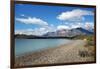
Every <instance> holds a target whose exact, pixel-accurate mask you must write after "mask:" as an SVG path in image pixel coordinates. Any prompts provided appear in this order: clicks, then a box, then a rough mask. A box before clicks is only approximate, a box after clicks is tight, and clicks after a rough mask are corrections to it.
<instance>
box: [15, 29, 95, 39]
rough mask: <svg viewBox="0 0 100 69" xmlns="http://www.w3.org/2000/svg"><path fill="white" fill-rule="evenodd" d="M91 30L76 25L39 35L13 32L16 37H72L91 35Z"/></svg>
mask: <svg viewBox="0 0 100 69" xmlns="http://www.w3.org/2000/svg"><path fill="white" fill-rule="evenodd" d="M92 34H94V32H93V31H89V30H86V29H84V28H81V27H78V28H73V29H70V30H68V29H60V30H56V31H55V32H47V33H46V34H43V35H41V36H38V35H25V34H15V37H17V38H24V37H25V38H34V37H74V36H77V35H92Z"/></svg>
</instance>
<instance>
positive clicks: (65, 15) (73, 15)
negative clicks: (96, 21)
mask: <svg viewBox="0 0 100 69" xmlns="http://www.w3.org/2000/svg"><path fill="white" fill-rule="evenodd" d="M85 15H94V14H93V12H92V11H87V10H81V9H74V10H72V11H66V12H62V13H61V14H60V15H58V16H57V19H59V20H62V21H66V20H69V21H81V20H84V19H85V18H84V16H85Z"/></svg>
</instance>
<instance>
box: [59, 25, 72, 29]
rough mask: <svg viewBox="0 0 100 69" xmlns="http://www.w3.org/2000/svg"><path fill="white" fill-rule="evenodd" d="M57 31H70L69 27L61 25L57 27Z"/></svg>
mask: <svg viewBox="0 0 100 69" xmlns="http://www.w3.org/2000/svg"><path fill="white" fill-rule="evenodd" d="M57 29H58V30H60V29H70V28H69V26H66V25H59V26H57Z"/></svg>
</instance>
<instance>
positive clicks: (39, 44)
mask: <svg viewBox="0 0 100 69" xmlns="http://www.w3.org/2000/svg"><path fill="white" fill-rule="evenodd" d="M69 42H70V40H67V39H15V56H18V55H21V54H25V53H29V52H35V51H39V50H43V49H47V48H52V47H57V46H60V45H62V44H65V43H69Z"/></svg>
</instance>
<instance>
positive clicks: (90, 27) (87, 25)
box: [85, 22, 94, 30]
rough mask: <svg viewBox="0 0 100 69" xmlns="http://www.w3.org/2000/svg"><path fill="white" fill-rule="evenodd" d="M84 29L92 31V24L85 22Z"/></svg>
mask: <svg viewBox="0 0 100 69" xmlns="http://www.w3.org/2000/svg"><path fill="white" fill-rule="evenodd" d="M85 28H86V29H88V30H89V29H94V24H93V23H92V22H86V23H85Z"/></svg>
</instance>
